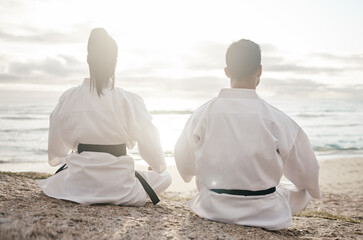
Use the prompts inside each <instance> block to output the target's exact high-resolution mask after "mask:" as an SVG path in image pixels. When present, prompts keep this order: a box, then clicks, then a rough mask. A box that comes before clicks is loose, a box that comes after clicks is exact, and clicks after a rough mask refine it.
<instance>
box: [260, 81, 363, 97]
mask: <svg viewBox="0 0 363 240" xmlns="http://www.w3.org/2000/svg"><path fill="white" fill-rule="evenodd" d="M257 89H258V90H261V91H262V92H263V93H266V95H270V96H271V95H272V96H274V97H277V98H286V97H287V98H358V99H362V97H363V96H362V92H363V84H354V85H350V86H336V87H333V86H330V85H327V84H324V83H319V82H316V81H313V80H309V79H301V78H284V79H274V78H264V79H261V83H260V86H259V87H258V88H257Z"/></svg>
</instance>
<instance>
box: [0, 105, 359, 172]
mask: <svg viewBox="0 0 363 240" xmlns="http://www.w3.org/2000/svg"><path fill="white" fill-rule="evenodd" d="M268 102H270V103H271V104H272V105H274V106H276V107H277V108H279V109H280V110H282V111H284V112H285V113H287V114H288V115H289V116H290V117H291V118H292V119H294V120H295V121H296V122H297V123H298V124H299V125H300V126H301V127H302V128H303V129H304V131H305V132H306V133H307V135H308V136H309V139H310V141H311V144H312V147H313V149H314V151H315V154H316V156H317V158H318V159H319V160H321V159H329V158H338V157H357V156H363V100H356V99H354V100H352V99H349V100H345V99H344V100H342V99H340V100H331V99H322V100H305V99H304V100H275V99H274V100H270V101H268ZM54 107H55V105H54V104H50V103H44V104H0V170H9V169H10V170H11V171H27V170H29V169H31V170H34V166H43V165H44V166H46V165H47V141H48V126H49V115H50V113H51V111H52V110H53V108H54ZM151 114H152V116H153V122H154V124H155V125H156V127H157V128H158V129H159V131H160V137H161V143H162V146H163V149H164V153H165V156H166V159H167V162H168V164H169V165H175V162H174V159H173V149H174V145H175V142H176V140H177V138H178V136H179V134H180V133H181V131H182V129H183V127H184V124H185V123H186V121H187V120H188V118H189V117H190V114H191V111H190V110H185V111H166V110H154V111H151ZM129 154H130V155H132V156H133V157H134V158H135V159H136V161H138V162H139V163H141V164H145V163H143V161H142V159H141V158H140V156H139V155H138V152H137V148H134V149H132V150H130V151H129ZM9 166H10V167H9ZM30 166H32V167H30Z"/></svg>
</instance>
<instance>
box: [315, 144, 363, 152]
mask: <svg viewBox="0 0 363 240" xmlns="http://www.w3.org/2000/svg"><path fill="white" fill-rule="evenodd" d="M313 149H314V151H317V152H328V151H334V150H335V151H360V150H363V147H344V146H340V145H337V144H328V145H325V146H315V147H313Z"/></svg>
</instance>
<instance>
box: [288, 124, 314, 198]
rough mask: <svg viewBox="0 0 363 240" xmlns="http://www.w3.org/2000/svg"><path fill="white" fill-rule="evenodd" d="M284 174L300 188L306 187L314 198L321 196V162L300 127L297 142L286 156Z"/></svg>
mask: <svg viewBox="0 0 363 240" xmlns="http://www.w3.org/2000/svg"><path fill="white" fill-rule="evenodd" d="M282 159H283V162H284V175H285V176H286V177H287V178H288V179H289V180H290V181H291V182H292V183H294V184H295V185H296V187H297V188H298V189H306V190H307V191H308V192H309V194H310V195H311V196H312V197H313V198H321V192H320V187H319V164H318V161H317V159H316V157H315V154H314V152H313V150H312V148H311V145H310V141H309V139H308V137H307V136H306V134H305V133H304V132H303V131H302V130H301V129H299V132H298V133H297V136H296V139H295V142H294V143H293V145H292V148H291V150H290V151H289V152H288V153H287V155H286V156H282Z"/></svg>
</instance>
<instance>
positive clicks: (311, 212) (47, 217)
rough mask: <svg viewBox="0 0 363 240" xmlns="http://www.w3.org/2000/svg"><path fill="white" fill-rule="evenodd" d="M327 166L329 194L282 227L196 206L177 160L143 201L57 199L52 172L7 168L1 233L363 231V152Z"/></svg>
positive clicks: (286, 234) (169, 235)
mask: <svg viewBox="0 0 363 240" xmlns="http://www.w3.org/2000/svg"><path fill="white" fill-rule="evenodd" d="M320 166H321V170H320V184H321V189H322V192H323V198H322V199H319V200H313V201H312V202H311V203H310V204H309V206H308V208H307V209H306V210H304V211H303V212H301V213H299V214H298V215H296V216H294V217H293V221H294V224H293V226H291V227H290V228H288V229H284V230H280V231H266V230H263V229H260V228H255V227H245V226H238V225H233V224H225V223H219V222H213V221H209V220H206V219H202V218H200V217H198V216H196V215H195V214H193V213H191V212H190V211H189V209H188V207H187V202H188V200H189V199H191V198H192V196H193V195H194V194H195V192H196V189H195V183H194V182H192V183H188V184H186V183H184V182H183V181H182V179H181V178H180V177H179V175H178V174H177V170H176V168H175V167H170V168H169V171H170V172H171V174H172V175H173V183H172V185H171V187H170V188H169V189H168V191H167V192H165V193H164V194H162V195H160V199H161V203H159V204H158V205H156V206H154V205H152V203H151V202H150V201H148V202H147V204H146V205H145V206H144V207H140V208H137V207H124V206H112V205H92V206H89V205H79V204H76V203H73V202H69V201H64V200H57V199H52V198H49V197H47V196H45V195H44V194H43V193H42V192H41V190H40V189H39V187H38V186H37V184H36V182H35V180H34V179H37V178H41V177H47V176H49V173H40V170H39V171H38V172H27V173H14V172H12V173H9V172H0V239H363V230H362V229H363V212H362V207H363V174H362V173H363V157H361V158H347V159H331V160H324V161H321V162H320ZM138 168H144V167H142V166H138ZM2 170H3V169H2Z"/></svg>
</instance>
